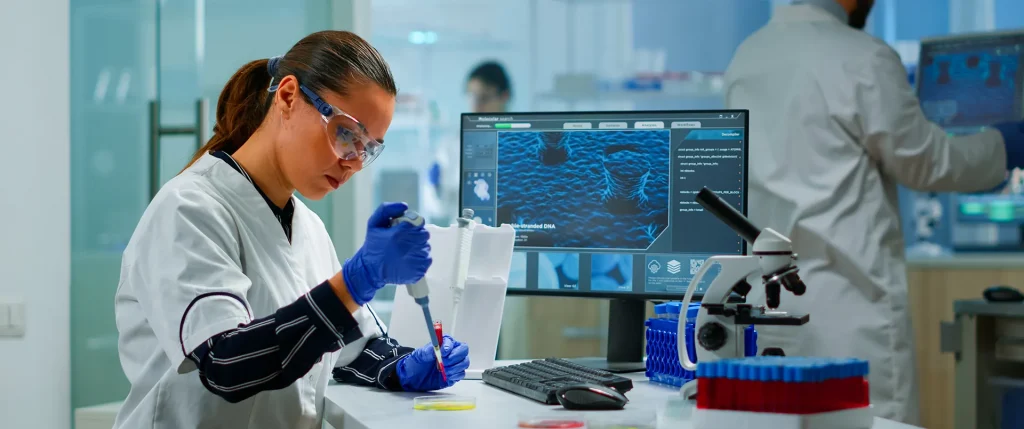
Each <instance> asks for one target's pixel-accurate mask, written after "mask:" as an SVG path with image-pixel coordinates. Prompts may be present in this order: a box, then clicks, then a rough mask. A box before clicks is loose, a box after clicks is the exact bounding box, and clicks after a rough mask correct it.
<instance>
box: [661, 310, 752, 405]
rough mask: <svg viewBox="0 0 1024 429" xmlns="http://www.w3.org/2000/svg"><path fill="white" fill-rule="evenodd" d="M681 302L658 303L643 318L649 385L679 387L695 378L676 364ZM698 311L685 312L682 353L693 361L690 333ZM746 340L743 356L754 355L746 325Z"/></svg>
mask: <svg viewBox="0 0 1024 429" xmlns="http://www.w3.org/2000/svg"><path fill="white" fill-rule="evenodd" d="M681 307H682V303H679V302H669V303H665V304H658V305H656V306H655V307H654V314H655V317H654V318H651V319H647V321H646V322H644V326H646V327H647V331H646V333H645V336H646V337H647V361H646V368H647V371H646V374H647V378H648V379H650V380H651V381H652V382H656V383H661V384H667V385H670V386H676V387H682V385H683V384H685V383H686V382H687V381H690V380H693V379H694V378H696V373H695V372H694V371H687V370H685V369H683V365H682V364H681V363H679V349H678V347H677V344H678V339H677V333H676V332H677V327H678V326H679V321H680V319H679V316H680V314H681ZM699 310H700V303H693V304H690V307H689V308H688V309H686V319H685V320H684V323H686V329H685V332H686V338H685V341H686V352H687V354H688V355H689V356H690V360H691V361H693V362H695V363H696V362H697V348H696V345H695V344H694V341H693V339H694V330H695V324H696V319H697V312H698V311H699ZM744 335H745V337H746V348H747V349H746V351H745V352H746V353H745V354H746V356H756V355H757V331H756V330H754V326H753V325H751V326H748V327H747V328H746V329H745V330H744Z"/></svg>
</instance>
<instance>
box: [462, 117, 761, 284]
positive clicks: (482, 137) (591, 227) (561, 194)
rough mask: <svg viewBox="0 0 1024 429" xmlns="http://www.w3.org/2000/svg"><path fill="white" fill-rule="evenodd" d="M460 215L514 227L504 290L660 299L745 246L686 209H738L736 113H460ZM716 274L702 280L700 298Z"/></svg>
mask: <svg viewBox="0 0 1024 429" xmlns="http://www.w3.org/2000/svg"><path fill="white" fill-rule="evenodd" d="M462 121H463V122H462V132H463V135H462V180H463V183H462V186H461V189H462V202H461V203H462V204H461V205H462V207H464V208H471V209H473V210H474V211H475V213H476V217H477V220H478V221H479V222H481V223H484V224H487V225H492V226H494V225H501V224H510V225H512V226H513V227H514V228H515V229H516V252H515V255H514V257H513V265H512V273H511V278H510V284H509V287H510V288H515V289H523V290H526V291H529V292H531V293H545V292H561V293H565V292H590V293H592V294H601V295H617V294H639V295H648V296H666V295H675V294H682V293H684V292H685V291H686V286H687V285H688V284H689V282H690V279H691V278H692V276H693V274H695V273H696V271H697V269H699V268H700V266H701V264H702V263H703V261H704V260H705V259H707V258H708V257H709V256H712V255H721V254H726V255H728V254H742V253H743V251H744V243H743V241H742V240H741V239H740V238H739V237H738V236H737V235H736V233H735V232H733V231H732V230H730V229H729V228H728V227H726V226H725V225H723V224H722V223H721V222H719V221H718V220H717V219H716V218H715V217H714V216H713V215H711V214H710V213H705V212H704V211H703V208H702V207H701V206H700V205H699V204H697V203H696V202H695V201H694V197H695V195H696V193H697V192H698V191H700V189H701V188H702V187H708V188H710V189H712V190H714V191H715V192H717V193H718V194H719V195H721V196H722V197H723V198H725V199H726V200H727V201H728V202H729V203H730V204H732V205H733V206H735V207H737V208H738V209H740V210H743V204H744V203H745V198H744V193H745V190H746V189H745V187H746V182H745V180H744V174H745V171H746V170H745V162H746V160H745V157H744V150H745V148H746V128H745V124H746V117H745V113H742V112H735V111H729V112H724V111H722V112H718V111H716V112H647V113H638V112H629V113H575V112H574V113H543V114H541V113H530V114H508V115H464V116H463V117H462ZM712 278H713V276H709V277H706V278H705V280H704V281H702V282H701V285H699V287H698V290H697V291H696V292H702V291H703V290H702V288H706V287H707V284H709V282H710V279H712Z"/></svg>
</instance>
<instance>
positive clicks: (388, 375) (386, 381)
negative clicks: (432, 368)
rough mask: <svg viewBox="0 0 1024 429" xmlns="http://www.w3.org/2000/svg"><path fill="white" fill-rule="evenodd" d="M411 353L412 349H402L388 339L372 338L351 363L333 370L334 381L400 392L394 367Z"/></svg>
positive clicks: (400, 388) (400, 387) (399, 384)
mask: <svg viewBox="0 0 1024 429" xmlns="http://www.w3.org/2000/svg"><path fill="white" fill-rule="evenodd" d="M412 352H413V349H412V348H409V347H402V346H400V345H398V343H397V342H395V340H393V339H391V338H389V337H377V338H374V339H372V340H370V341H369V342H367V343H366V348H364V349H363V352H362V353H360V354H359V356H357V357H356V358H355V360H353V361H352V363H350V364H348V365H345V366H339V367H337V368H334V379H335V380H336V381H338V382H341V383H352V384H359V385H363V386H375V387H379V388H381V389H386V390H396V391H397V390H402V385H401V383H400V382H399V380H398V375H397V373H396V367H397V366H398V361H400V360H401V359H402V358H404V357H406V356H407V355H409V353H412Z"/></svg>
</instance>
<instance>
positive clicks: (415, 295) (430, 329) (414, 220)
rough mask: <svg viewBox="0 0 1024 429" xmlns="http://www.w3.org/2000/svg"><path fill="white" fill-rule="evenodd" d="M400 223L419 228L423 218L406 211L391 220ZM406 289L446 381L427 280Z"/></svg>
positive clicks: (439, 339) (394, 223)
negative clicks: (415, 307)
mask: <svg viewBox="0 0 1024 429" xmlns="http://www.w3.org/2000/svg"><path fill="white" fill-rule="evenodd" d="M401 222H408V223H411V224H413V225H415V226H421V225H423V217H422V216H420V215H419V213H416V212H414V211H412V210H406V211H405V215H403V216H402V217H399V218H395V219H393V220H391V226H395V225H398V224H399V223H401ZM406 288H407V289H408V291H409V296H411V297H412V299H413V301H415V302H416V303H417V304H419V306H420V308H421V309H423V319H424V320H426V322H427V333H428V334H427V336H428V337H429V338H430V343H431V345H433V346H434V357H435V358H437V369H438V370H440V371H441V377H443V378H444V380H445V381H448V376H447V375H446V374H445V372H444V361H442V360H441V338H440V337H439V336H438V335H437V334H436V332H435V331H434V318H433V317H431V316H430V298H429V294H430V287H429V286H427V278H426V277H424V278H422V279H420V280H419V281H418V282H416V283H415V284H411V285H406Z"/></svg>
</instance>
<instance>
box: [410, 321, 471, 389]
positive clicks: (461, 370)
mask: <svg viewBox="0 0 1024 429" xmlns="http://www.w3.org/2000/svg"><path fill="white" fill-rule="evenodd" d="M441 359H442V361H443V362H444V370H445V375H447V376H448V381H445V380H444V378H443V377H442V376H441V371H440V370H438V369H437V359H436V358H435V357H434V346H433V345H431V344H427V345H425V346H423V347H420V348H418V349H416V350H415V351H413V352H412V353H410V354H409V355H408V356H406V357H404V358H402V359H401V360H400V361H398V368H397V374H398V380H399V382H400V383H401V384H402V389H403V390H405V391H407V392H426V391H431V390H440V389H444V388H446V387H451V386H452V385H453V384H455V383H456V382H458V381H459V380H462V379H463V378H465V377H466V369H467V368H469V346H468V345H466V344H463V343H460V342H458V341H455V339H454V338H452V337H450V336H448V335H445V336H444V341H443V342H442V343H441Z"/></svg>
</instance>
